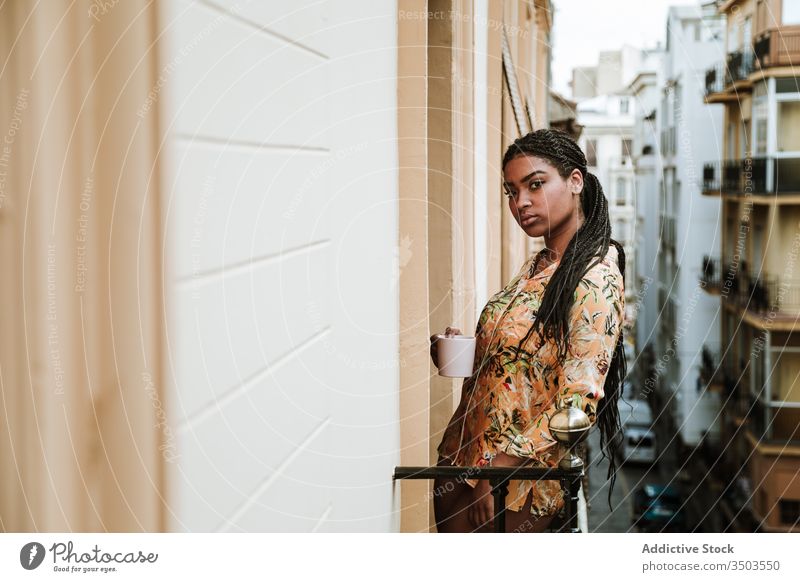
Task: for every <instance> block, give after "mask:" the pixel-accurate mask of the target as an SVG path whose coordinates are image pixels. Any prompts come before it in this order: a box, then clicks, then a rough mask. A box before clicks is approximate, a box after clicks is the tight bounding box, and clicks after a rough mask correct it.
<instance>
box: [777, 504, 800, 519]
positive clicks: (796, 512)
mask: <svg viewBox="0 0 800 582" xmlns="http://www.w3.org/2000/svg"><path fill="white" fill-rule="evenodd" d="M778 508H779V512H780V515H781V523H785V524H792V525H793V524H795V523H797V522H798V521H800V500H797V499H781V500H780V501H778Z"/></svg>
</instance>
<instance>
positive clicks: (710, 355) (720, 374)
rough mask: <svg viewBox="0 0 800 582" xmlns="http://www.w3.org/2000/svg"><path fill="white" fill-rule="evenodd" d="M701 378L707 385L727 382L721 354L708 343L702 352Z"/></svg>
mask: <svg viewBox="0 0 800 582" xmlns="http://www.w3.org/2000/svg"><path fill="white" fill-rule="evenodd" d="M700 380H701V381H702V382H703V384H705V385H706V386H708V385H710V384H724V383H725V371H724V370H723V368H722V364H721V362H720V357H719V354H717V353H716V352H714V351H712V350H711V348H709V347H708V346H706V345H704V346H703V349H702V351H701V352H700Z"/></svg>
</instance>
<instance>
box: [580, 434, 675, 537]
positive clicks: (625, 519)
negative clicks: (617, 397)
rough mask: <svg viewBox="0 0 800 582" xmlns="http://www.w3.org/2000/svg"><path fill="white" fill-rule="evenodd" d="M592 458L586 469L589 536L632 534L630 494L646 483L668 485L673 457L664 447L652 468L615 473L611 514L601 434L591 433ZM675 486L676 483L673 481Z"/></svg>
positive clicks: (625, 468)
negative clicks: (595, 534) (594, 534)
mask: <svg viewBox="0 0 800 582" xmlns="http://www.w3.org/2000/svg"><path fill="white" fill-rule="evenodd" d="M662 442H663V441H662ZM588 445H589V446H588V450H589V455H590V458H591V463H590V465H589V495H588V498H587V502H588V504H589V532H590V533H594V532H598V533H624V532H631V531H633V530H632V529H631V516H632V510H633V492H634V491H636V489H638V488H639V487H641V486H642V485H644V484H645V483H669V482H670V480H671V479H672V478H673V477H674V476H675V474H676V471H675V455H674V451H673V449H672V448H671V447H669V446H667V447H666V451H663V452H662V454H661V455H660V457H659V459H658V461H657V462H656V463H655V464H653V465H652V466H648V465H641V464H627V465H624V466H623V467H622V468H620V469H618V472H617V480H616V483H615V484H614V492H613V494H612V497H611V504H612V506H613V511H609V508H608V480H607V478H606V475H607V472H608V460H607V459H605V458H602V454H601V452H600V433H599V431H598V430H596V429H595V430H592V432H591V434H590V435H589V438H588ZM672 483H673V484H675V485H676V484H677V482H676V480H673V481H672Z"/></svg>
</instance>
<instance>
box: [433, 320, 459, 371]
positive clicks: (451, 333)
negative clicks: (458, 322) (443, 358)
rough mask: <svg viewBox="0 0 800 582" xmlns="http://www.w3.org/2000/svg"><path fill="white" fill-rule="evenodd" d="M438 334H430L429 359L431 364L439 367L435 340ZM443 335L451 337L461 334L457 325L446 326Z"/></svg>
mask: <svg viewBox="0 0 800 582" xmlns="http://www.w3.org/2000/svg"><path fill="white" fill-rule="evenodd" d="M437 335H438V334H433V335H432V336H431V359H432V360H433V365H434V366H436V367H437V368H438V367H439V351H438V349H437V346H436V340H437V339H438V338H437V337H436V336H437ZM444 335H445V336H447V337H451V336H454V335H462V334H461V330H460V329H458V328H457V327H448V328H447V329H446V330H444Z"/></svg>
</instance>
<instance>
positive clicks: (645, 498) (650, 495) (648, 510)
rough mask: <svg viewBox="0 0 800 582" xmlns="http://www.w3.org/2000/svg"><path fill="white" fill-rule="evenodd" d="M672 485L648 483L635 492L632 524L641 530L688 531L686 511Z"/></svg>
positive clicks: (650, 531)
mask: <svg viewBox="0 0 800 582" xmlns="http://www.w3.org/2000/svg"><path fill="white" fill-rule="evenodd" d="M681 505H682V503H681V500H680V495H679V494H678V490H677V489H676V488H675V487H673V486H672V485H659V484H655V483H647V484H645V485H643V486H641V487H639V488H638V489H637V490H636V491H635V492H634V494H633V516H632V520H631V522H632V523H631V525H632V526H633V528H634V529H635V530H638V531H640V532H648V533H653V532H681V531H686V512H685V511H684V509H683V507H681Z"/></svg>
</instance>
